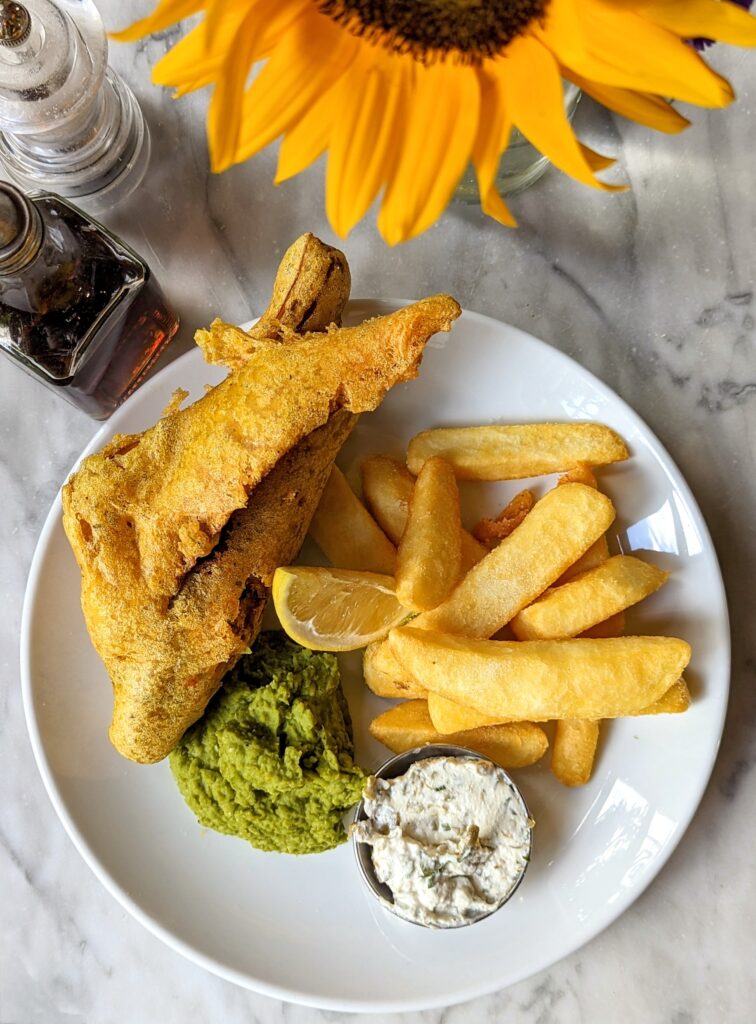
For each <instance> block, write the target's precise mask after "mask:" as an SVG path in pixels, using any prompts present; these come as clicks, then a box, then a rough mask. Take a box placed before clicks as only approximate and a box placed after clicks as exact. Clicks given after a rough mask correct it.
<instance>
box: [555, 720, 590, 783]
mask: <svg viewBox="0 0 756 1024" xmlns="http://www.w3.org/2000/svg"><path fill="white" fill-rule="evenodd" d="M558 724H559V726H560V727H561V728H559V729H557V730H556V732H555V733H554V745H553V747H552V748H551V772H552V774H553V775H554V776H555V777H556V778H557V779H559V781H560V782H561V783H563V784H564V785H565V786H584V785H585V784H586V782H588V780H589V779H590V777H591V772H592V771H593V760H594V758H595V756H596V747H597V746H598V740H599V723H598V722H591V721H588V720H580V719H574V718H571V719H566V720H564V721H562V722H559V723H558Z"/></svg>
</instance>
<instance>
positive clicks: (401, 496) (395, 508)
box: [360, 455, 415, 544]
mask: <svg viewBox="0 0 756 1024" xmlns="http://www.w3.org/2000/svg"><path fill="white" fill-rule="evenodd" d="M360 472H361V474H362V497H363V498H364V501H365V504H366V505H367V507H368V509H369V511H370V512H371V513H372V515H373V517H374V519H375V520H376V522H377V523H378V525H379V526H380V528H381V529H382V530H383V532H384V533H385V534H386V536H387V537H389V538H390V539H391V540H392V541H393V542H394V544H398V543H399V541H400V540H401V539H402V534H403V533H404V527H405V526H406V525H407V513H408V512H409V503H410V499H411V498H412V488H413V487H414V486H415V478H414V477H413V475H412V474H411V473H410V471H409V470H408V469H407V467H406V466H405V465H404V464H403V463H402V462H399V460H398V459H392V458H390V457H389V456H388V455H374V456H372V458H369V459H365V461H364V462H363V463H362V465H361V466H360Z"/></svg>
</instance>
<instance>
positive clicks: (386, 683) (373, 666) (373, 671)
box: [362, 641, 428, 699]
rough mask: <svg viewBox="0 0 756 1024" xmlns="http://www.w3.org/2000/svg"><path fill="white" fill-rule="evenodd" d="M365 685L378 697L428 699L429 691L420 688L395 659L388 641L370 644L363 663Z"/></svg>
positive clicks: (422, 687)
mask: <svg viewBox="0 0 756 1024" xmlns="http://www.w3.org/2000/svg"><path fill="white" fill-rule="evenodd" d="M362 672H363V675H364V677H365V684H366V686H367V688H368V689H369V690H372V691H373V693H374V694H375V695H376V696H377V697H399V698H400V699H401V698H405V699H406V698H409V697H426V696H427V695H428V691H427V690H426V689H425V687H424V686H420V684H419V683H417V682H416V681H415V680H414V679H413V678H412V677H411V676H410V675H408V673H407V672H405V671H404V669H403V668H402V666H401V665H400V664H399V662H398V661H397V660H396V658H395V657H394V654H393V652H392V650H391V648H390V647H389V645H388V643H387V642H386V641H379V642H378V643H374V644H370V646H369V647H367V648H366V649H365V656H364V658H363V661H362Z"/></svg>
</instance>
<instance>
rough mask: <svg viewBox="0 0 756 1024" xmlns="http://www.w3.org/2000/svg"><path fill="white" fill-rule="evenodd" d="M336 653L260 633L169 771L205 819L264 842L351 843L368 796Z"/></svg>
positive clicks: (310, 848)
mask: <svg viewBox="0 0 756 1024" xmlns="http://www.w3.org/2000/svg"><path fill="white" fill-rule="evenodd" d="M353 754H354V746H353V742H352V727H351V720H350V718H349V709H348V707H347V704H346V700H345V699H344V694H343V693H342V690H341V682H340V679H339V669H338V664H337V661H336V658H335V656H334V655H333V654H327V653H322V652H315V651H309V650H306V649H305V648H303V647H300V646H299V645H298V644H296V643H293V642H292V641H291V640H289V639H288V638H287V637H286V636H285V635H284V634H283V633H275V632H268V633H261V634H260V636H259V637H258V639H257V641H256V642H255V645H254V648H253V650H252V651H251V653H249V654H246V655H244V656H243V657H242V658H241V660H240V661H239V662H238V663H237V665H236V667H235V668H234V669H233V670H232V671H231V672H229V673H228V675H227V676H226V678H225V680H224V683H223V686H222V688H221V689H220V691H219V692H218V693H217V694H216V696H215V697H214V698H213V700H212V701H211V702H210V704H209V705H208V708H207V711H206V712H205V714H204V716H203V717H202V718H201V719H200V721H199V722H197V723H195V725H193V726H191V727H190V728H189V729H187V731H186V732H185V733H184V736H183V738H182V740H181V742H180V743H179V745H178V746H177V747H176V749H175V750H174V751H173V753H172V754H171V758H170V762H171V769H172V771H173V774H174V776H175V778H176V782H177V783H178V786H179V789H180V790H181V792H182V794H183V796H184V799H185V800H186V802H187V803H188V804H189V806H190V807H191V809H192V810H193V811H194V813H195V814H196V815H197V818H198V820H199V822H200V824H201V825H205V826H207V827H208V828H213V829H216V830H217V831H218V832H225V833H227V834H228V835H233V836H240V837H241V838H242V839H246V840H248V841H249V842H250V843H251V844H252V845H253V846H256V847H257V848H258V849H260V850H278V851H280V852H282V853H319V852H321V851H322V850H328V849H331V847H334V846H338V845H339V843H342V842H344V840H345V839H346V834H345V832H344V827H343V825H342V820H341V819H342V817H343V815H344V813H345V812H346V811H347V810H348V809H349V807H351V806H352V805H353V804H355V803H356V802H357V801H358V800H359V799H360V796H361V794H362V788H363V785H364V783H365V773H364V772H363V771H362V769H361V768H360V767H359V766H358V765H356V764H355V763H354V761H353V760H352V758H353Z"/></svg>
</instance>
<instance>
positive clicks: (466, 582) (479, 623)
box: [415, 484, 614, 637]
mask: <svg viewBox="0 0 756 1024" xmlns="http://www.w3.org/2000/svg"><path fill="white" fill-rule="evenodd" d="M613 519H614V507H613V505H612V503H611V501H610V500H609V499H608V498H607V497H606V495H604V494H601V493H600V492H599V491H595V490H593V489H592V488H591V487H586V486H585V485H584V484H565V486H564V487H555V488H554V489H553V490H551V491H549V492H548V493H547V494H545V495H544V497H543V498H541V500H540V501H539V502H538V503H537V504H536V505H535V507H534V508H533V510H532V511H531V512H529V513H528V515H527V516H526V518H525V519H524V520H523V522H522V523H521V524H520V526H518V527H517V529H516V530H515V531H514V533H512V534H511V535H510V536H509V537H507V538H506V539H505V540H503V541H502V542H501V543H500V544H499V545H498V547H496V548H494V550H493V551H490V552H489V553H488V554H487V555H486V557H485V558H484V559H483V560H482V561H481V562H479V563H478V564H477V565H476V566H473V568H472V569H471V570H470V571H469V572H468V574H467V575H466V576H465V577H464V579H463V580H462V582H461V583H460V584H459V586H457V587H456V588H455V589H454V590H453V591H452V592H451V594H450V595H449V597H448V598H447V599H446V600H445V601H444V602H443V604H440V605H439V606H438V608H434V609H433V611H430V612H424V613H423V614H422V615H420V616H419V617H418V619H417V620H416V622H415V625H416V626H417V627H419V628H421V629H436V630H440V631H442V632H446V633H456V634H458V635H459V636H469V637H489V636H493V634H494V633H496V632H497V631H498V630H499V629H501V627H502V626H503V625H505V624H506V623H507V622H509V621H510V620H511V619H512V618H513V617H514V616H515V615H516V614H517V612H519V611H520V610H521V609H522V608H525V607H526V605H529V604H530V603H531V602H532V601H534V600H535V598H536V597H538V596H539V595H540V594H542V593H543V592H544V590H546V588H547V587H549V586H551V584H552V583H554V581H555V580H556V579H557V578H558V577H559V576H560V575H561V574H562V573H563V572H564V570H565V569H566V568H567V567H568V566H570V565H572V564H573V562H575V560H576V559H578V558H579V557H580V555H581V554H582V553H583V552H584V551H585V550H586V549H587V548H588V547H590V545H591V544H593V542H594V541H595V540H596V539H597V538H598V537H600V536H601V534H602V533H604V531H605V530H606V528H607V527H608V526H609V524H610V523H611V522H612V520H613Z"/></svg>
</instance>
